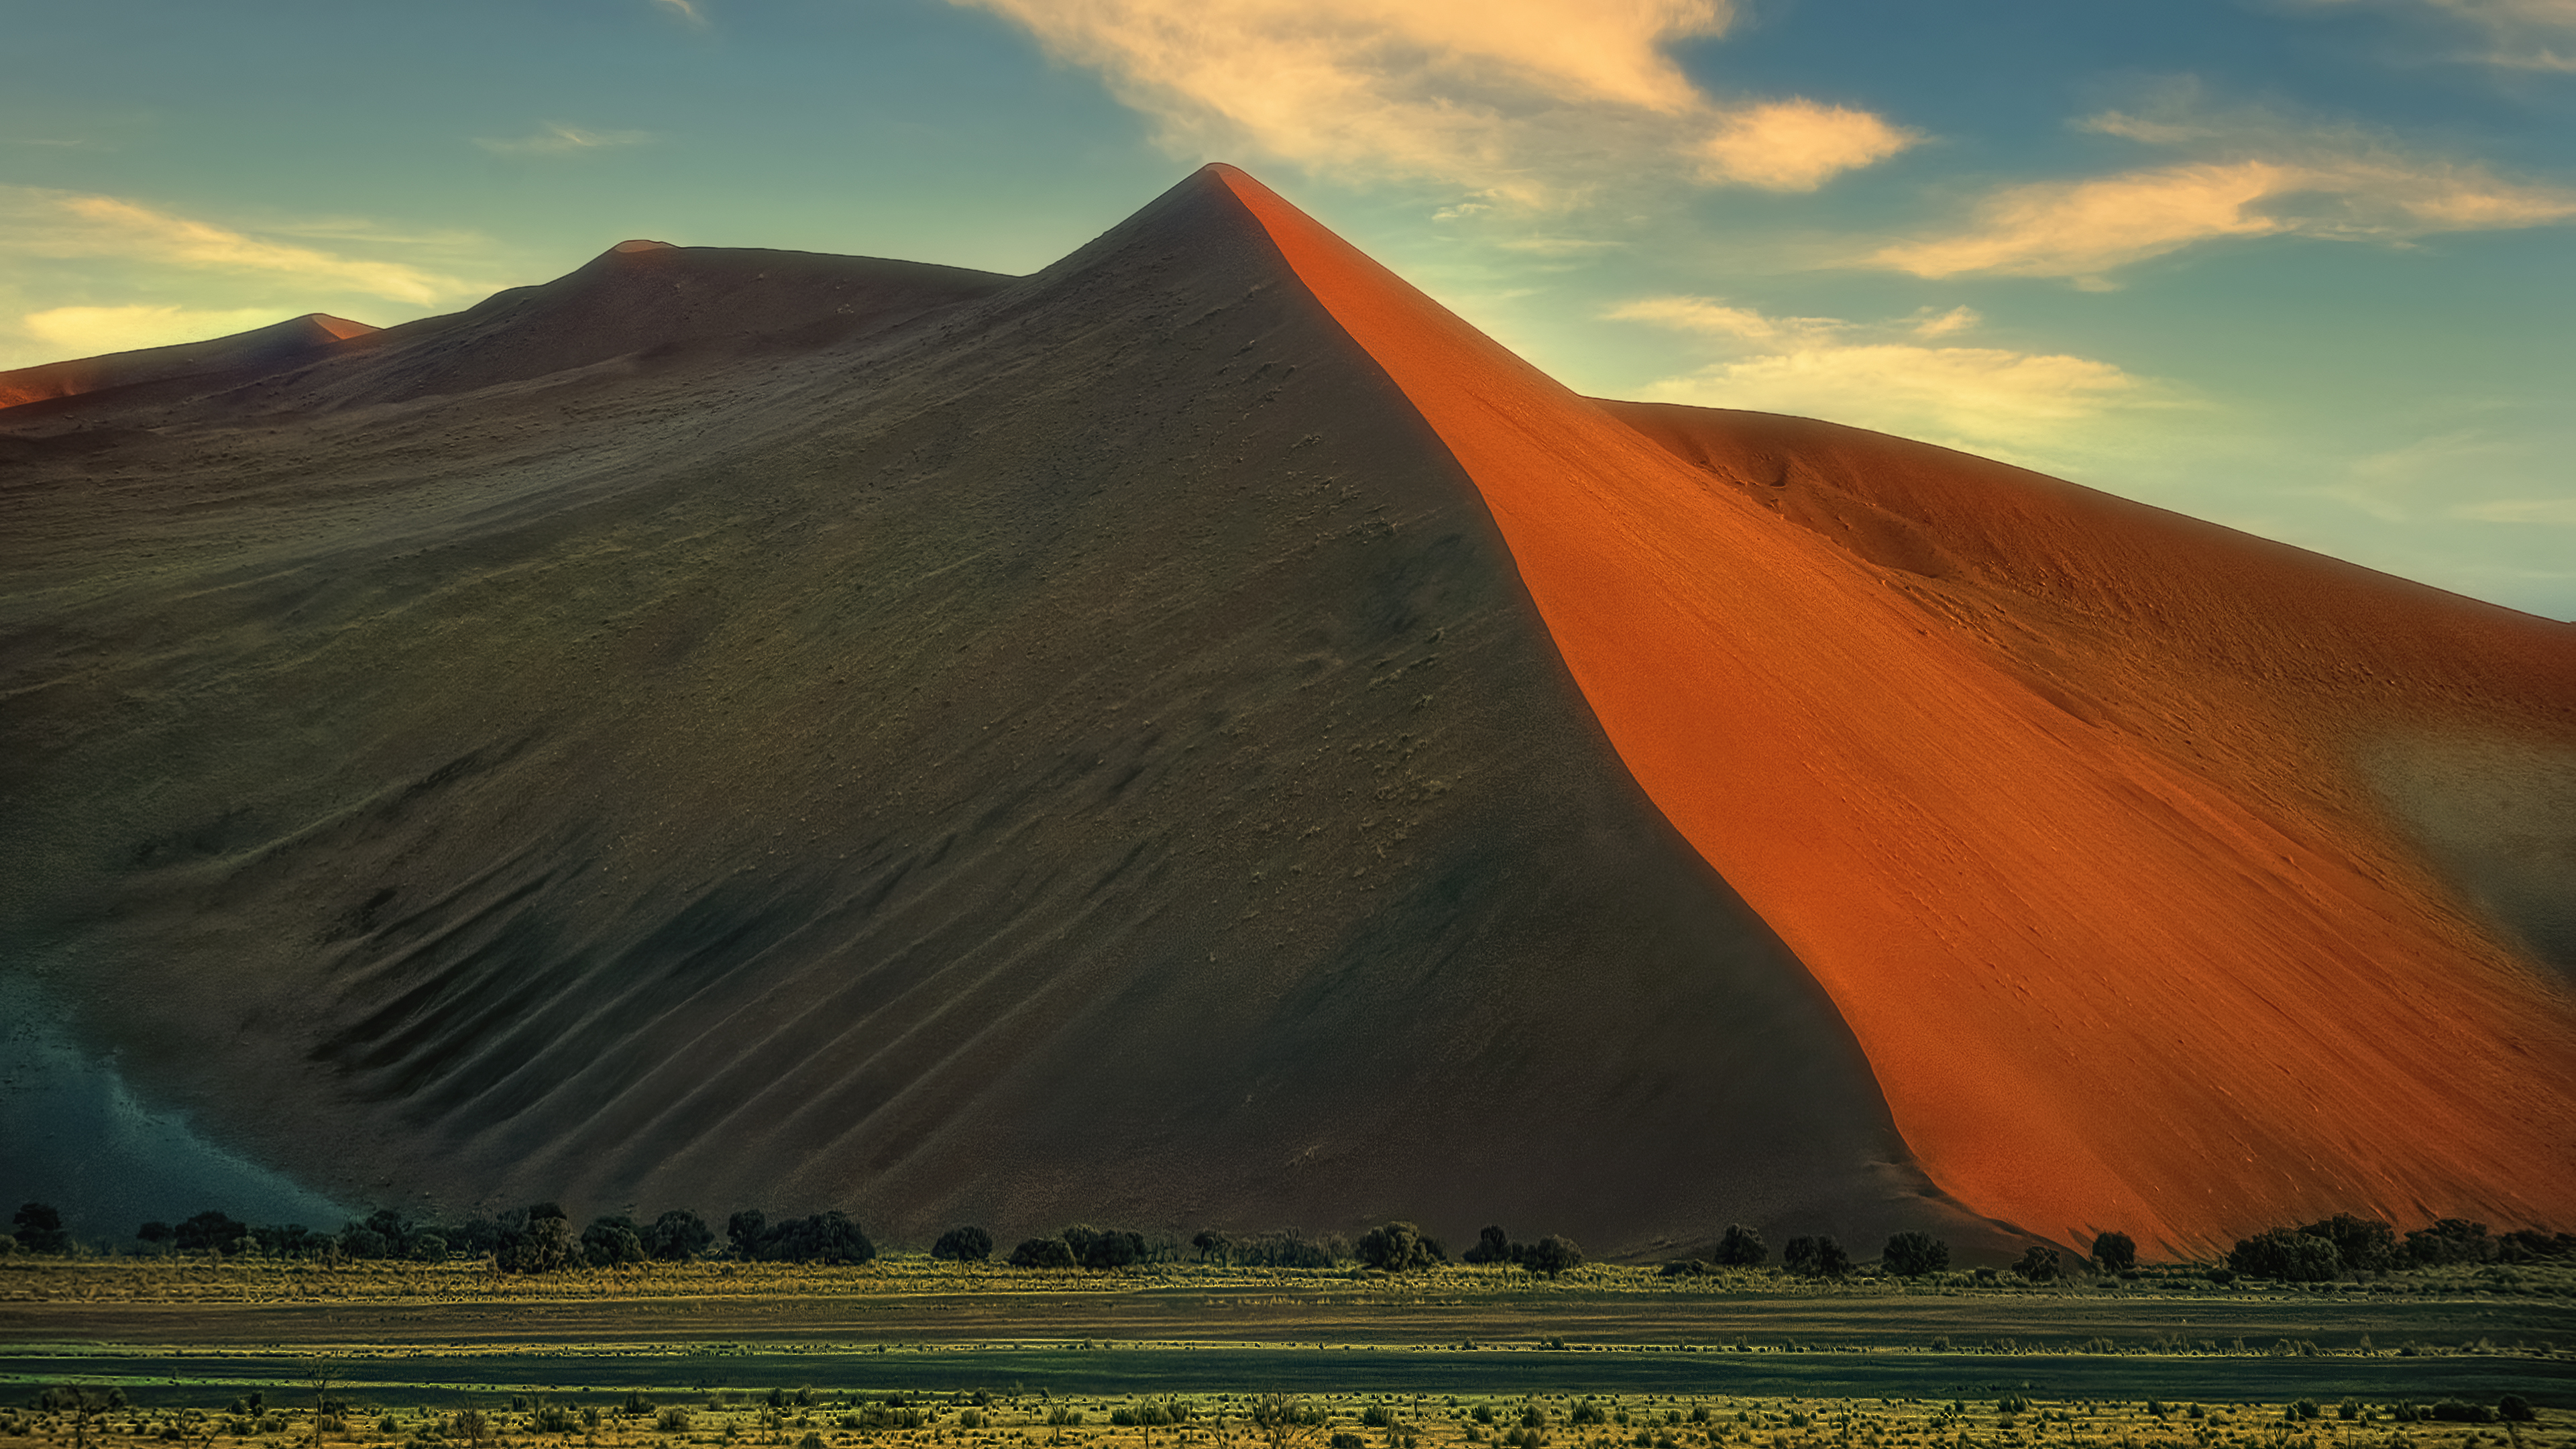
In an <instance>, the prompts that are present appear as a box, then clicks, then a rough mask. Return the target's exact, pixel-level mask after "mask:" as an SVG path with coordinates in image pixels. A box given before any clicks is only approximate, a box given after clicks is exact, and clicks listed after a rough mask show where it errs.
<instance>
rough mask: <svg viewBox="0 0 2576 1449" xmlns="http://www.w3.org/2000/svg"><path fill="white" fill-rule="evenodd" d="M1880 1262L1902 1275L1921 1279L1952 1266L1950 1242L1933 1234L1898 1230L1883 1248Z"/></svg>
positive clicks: (1896, 1273)
mask: <svg viewBox="0 0 2576 1449" xmlns="http://www.w3.org/2000/svg"><path fill="white" fill-rule="evenodd" d="M1878 1261H1879V1266H1880V1267H1883V1268H1885V1269H1886V1270H1887V1271H1888V1272H1890V1273H1892V1274H1894V1275H1895V1276H1897V1277H1899V1278H1920V1277H1922V1276H1923V1275H1924V1274H1926V1273H1938V1272H1940V1271H1941V1270H1942V1269H1944V1268H1947V1267H1949V1266H1950V1245H1949V1244H1948V1243H1945V1242H1943V1241H1941V1240H1940V1239H1939V1238H1936V1237H1934V1236H1932V1235H1931V1234H1930V1233H1913V1232H1906V1233H1898V1234H1897V1235H1896V1236H1894V1237H1892V1238H1889V1239H1888V1240H1887V1246H1886V1247H1885V1248H1882V1249H1880V1250H1879V1255H1878Z"/></svg>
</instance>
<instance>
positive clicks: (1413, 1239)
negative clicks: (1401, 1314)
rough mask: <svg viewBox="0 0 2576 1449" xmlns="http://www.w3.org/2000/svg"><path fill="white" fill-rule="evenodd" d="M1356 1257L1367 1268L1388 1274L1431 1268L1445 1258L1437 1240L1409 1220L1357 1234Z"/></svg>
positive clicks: (1444, 1260) (1441, 1262)
mask: <svg viewBox="0 0 2576 1449" xmlns="http://www.w3.org/2000/svg"><path fill="white" fill-rule="evenodd" d="M1359 1258H1360V1261H1361V1262H1362V1263H1365V1264H1367V1265H1368V1266H1369V1267H1372V1268H1381V1269H1384V1270H1385V1271H1387V1272H1389V1273H1409V1272H1411V1271H1413V1270H1414V1269H1416V1268H1435V1267H1438V1266H1439V1265H1440V1264H1443V1263H1446V1262H1448V1261H1449V1255H1448V1254H1447V1253H1446V1252H1443V1251H1442V1250H1441V1247H1440V1243H1439V1240H1438V1239H1436V1238H1427V1237H1424V1236H1423V1235H1422V1229H1420V1228H1417V1227H1415V1226H1414V1225H1413V1224H1411V1223H1388V1224H1386V1225H1385V1226H1383V1227H1376V1228H1371V1229H1369V1230H1368V1231H1367V1232H1366V1233H1364V1234H1362V1235H1361V1237H1360V1241H1359Z"/></svg>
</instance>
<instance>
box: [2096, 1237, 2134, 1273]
mask: <svg viewBox="0 0 2576 1449" xmlns="http://www.w3.org/2000/svg"><path fill="white" fill-rule="evenodd" d="M2093 1266H2094V1267H2096V1268H2099V1269H2101V1270H2102V1271H2103V1272H2105V1273H2126V1272H2129V1271H2131V1270H2133V1269H2135V1268H2136V1267H2137V1266H2138V1240H2137V1239H2135V1238H2132V1237H2130V1236H2129V1235H2128V1234H2127V1233H2104V1234H2102V1235H2101V1236H2100V1237H2097V1238H2095V1239H2094V1240H2093Z"/></svg>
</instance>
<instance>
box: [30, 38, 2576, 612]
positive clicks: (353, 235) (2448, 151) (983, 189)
mask: <svg viewBox="0 0 2576 1449" xmlns="http://www.w3.org/2000/svg"><path fill="white" fill-rule="evenodd" d="M0 37H4V38H0V367H9V366H19V365H24V364H28V363H34V362H41V361H48V360H52V359H55V358H60V357H67V356H78V355H85V354H88V353H93V352H100V351H109V350H115V349H118V348H122V347H131V346H143V345H151V344H155V343H161V342H170V341H181V340H187V339H190V338H194V337H203V336H212V335H217V334H220V333H223V332H229V331H237V330H240V329H242V328H244V327H248V326H255V325H259V324H260V323H263V322H267V321H274V320H277V319H278V318H281V317H285V316H291V315H295V314H297V313H302V312H307V311H316V310H319V311H327V312H333V313H337V314H339V315H342V316H348V317H354V318H357V319H359V320H361V321H367V322H373V323H377V324H386V323H391V322H396V321H400V320H404V319H406V318H410V317H417V316H423V315H427V314H430V313H434V312H441V311H450V310H454V309H455V308H457V307H460V306H463V305H466V304H468V303H470V302H472V301H474V300H475V299H477V298H478V297H480V296H482V295H484V294H486V293H488V292H490V291H493V290H496V289H498V288H500V287H504V286H512V285H518V284H522V283H527V282H532V281H540V280H544V279H546V278H548V277H552V276H556V275H559V274H561V273H563V272H565V271H568V270H570V269H571V268H573V267H574V266H577V265H579V264H580V263H581V262H582V261H584V260H586V259H587V258H588V257H590V256H592V255H594V254H596V253H597V252H599V251H600V250H602V249H604V248H605V247H607V246H609V245H610V244H612V243H614V242H617V241H619V240H622V239H624V238H627V237H634V236H649V237H656V238H659V239H662V240H667V241H672V242H678V243H681V244H684V245H726V246H770V247H789V248H804V249H811V250H821V251H837V252H850V253H862V254H873V255H883V256H898V257H911V258H918V259H923V260H932V261H942V262H950V263H955V264H961V265H968V266H980V267H988V268H992V269H995V270H1001V271H1013V272H1018V271H1027V270H1031V269H1034V268H1036V267H1038V266H1041V265H1043V264H1045V263H1046V262H1048V261H1051V260H1053V259H1054V258H1055V257H1057V256H1059V255H1061V254H1063V253H1064V252H1066V251H1068V250H1070V249H1071V248H1072V247H1074V246H1076V245H1078V244H1080V243H1081V242H1082V241H1083V240H1085V239H1087V238H1088V237H1090V236H1092V235H1095V234H1096V233H1098V232H1099V231H1101V230H1102V229H1104V228H1106V227H1107V226H1109V225H1111V224H1113V223H1115V222H1116V221H1117V220H1118V219H1119V218H1120V217H1122V216H1124V215H1125V214H1127V213H1128V212H1130V211H1132V210H1134V209H1135V208H1136V207H1137V206H1139V205H1141V204H1142V203H1143V202H1145V201H1146V200H1147V199H1149V198H1150V197H1152V196H1153V195H1154V194H1155V193H1157V192H1159V191H1160V190H1162V189H1163V188H1164V187H1166V186H1168V185H1169V184H1171V182H1172V181H1174V180H1176V179H1177V178H1178V177H1179V176H1180V175H1182V174H1183V173H1184V172H1185V171H1187V170H1188V169H1189V168H1190V167H1192V166H1194V165H1195V164H1197V163H1198V162H1200V161H1203V160H1210V159H1224V160H1231V161H1234V162H1236V163H1238V164H1240V165H1243V166H1245V167H1246V168H1248V169H1250V170H1251V171H1252V172H1253V173H1254V174H1256V175H1258V176H1260V177H1262V178H1263V179H1264V180H1266V181H1268V182H1269V183H1270V184H1271V185H1272V186H1274V187H1276V188H1277V189H1279V190H1280V191H1281V192H1283V193H1284V194H1286V195H1287V196H1288V197H1289V198H1290V199H1291V200H1294V201H1296V202H1298V203H1299V204H1301V205H1303V206H1304V207H1305V208H1306V209H1307V210H1309V211H1311V212H1313V213H1314V214H1315V215H1316V216H1318V217H1319V218H1320V219H1321V220H1323V221H1324V222H1325V223H1326V224H1327V225H1329V226H1332V227H1334V228H1335V229H1336V230H1338V231H1340V232H1341V233H1342V234H1343V235H1345V236H1347V237H1349V238H1350V239H1351V240H1352V241H1353V242H1355V243H1357V244H1358V245H1360V246H1361V247H1363V248H1364V249H1366V250H1368V251H1370V252H1371V253H1372V254H1374V255H1376V256H1377V257H1379V258H1380V259H1381V260H1383V261H1385V262H1386V263H1387V264H1388V265H1390V266H1392V267H1394V268H1395V269H1396V270H1398V271H1399V272H1401V273H1403V274H1405V275H1406V276H1407V277H1409V278H1411V279H1412V280H1413V281H1414V282H1416V283H1417V284H1418V285H1421V286H1422V287H1424V288H1425V289H1426V290H1428V291H1429V292H1431V293H1432V294H1433V295H1434V296H1436V297H1438V298H1440V299H1441V300H1442V301H1444V302H1446V303H1448V304H1449V305H1450V306H1452V307H1454V308H1456V309H1457V310H1458V311H1460V312H1461V313H1463V314H1464V315H1466V316H1467V317H1468V318H1469V319H1470V320H1471V321H1474V322H1476V323H1477V324H1479V325H1480V326H1483V327H1485V328H1486V329H1487V330H1488V331H1490V332H1492V333H1493V334H1495V335H1496V336H1497V337H1499V338H1501V339H1502V340H1503V341H1505V342H1506V343H1508V344H1509V345H1511V346H1513V347H1515V348H1516V349H1518V350H1520V351H1521V352H1523V353H1524V354H1525V355H1527V356H1529V357H1530V358H1531V359H1532V360H1533V361H1535V362H1537V363H1538V364H1540V365H1541V366H1543V367H1545V368H1547V369H1548V370H1549V371H1551V372H1553V373H1555V374H1556V375H1557V376H1559V377H1561V378H1563V379H1565V380H1566V381H1567V382H1569V383H1571V384H1573V385H1574V386H1576V387H1579V388H1582V389H1584V390H1586V391H1590V392H1595V393H1602V394H1609V395H1617V396H1629V397H1658V398H1668V399H1672V400H1677V401H1689V402H1700V403H1707V404H1712V405H1722V406H1744V407H1756V408H1766V409H1772V410H1777V411H1785V412H1797V413H1805V414H1810V415H1814V416H1820V417H1827V418H1833V419H1836V420H1838V421H1843V422H1851V423H1857V424H1861V425H1864V426H1871V427H1878V428H1884V429H1886V430H1888V431H1892V432H1900V433H1905V434H1908V435H1911V436H1916V437H1922V438H1928V439H1931V440H1933V441H1937V442H1942V443H1947V444H1951V445H1953V446H1958V447H1963V448H1968V449H1971V450H1973V451H1977V452H1982V453H1986V454H1989V455H1993V456H1998V457H2003V458H2007V459H2010V460H2012V461H2015V462H2021V463H2025V464H2028V465H2030V466H2033V467H2038V468H2042V469H2044V470H2046V471H2049V472H2053V473H2057V474H2059V475H2061V476H2064V477H2068V478H2072V479H2074V480H2076V481H2078V482H2083V483H2088V484H2092V485H2094V486H2097V487H2103V488H2108V489H2111V490H2114V491H2117V492H2121V493H2125V494H2128V495H2130V496H2133V497H2138V498H2143V499H2146V500H2148V501H2151V502H2156V503H2161V504H2164V505H2166V506H2168V507H2173V508H2177V509H2180V510H2183V511H2185V512H2190V513H2194V514H2198V515H2200V516H2203V517H2208V518H2213V519H2216V520H2218V521H2220V522H2224V523H2229V524H2232V525H2235V526H2238V527H2243V528H2248V529H2251V530H2253V531H2256V532H2260V533H2264V534H2267V535H2270V536H2273V537H2277V538H2282V539H2286V540H2288V541H2291V542H2294V543H2299V544H2303V545H2305V546H2308V547H2312V548H2317V549H2321V550H2324V551H2326V552H2330V553H2334V554H2338V555H2341V556H2343V557H2346V558H2350V559H2354V560H2356V561H2358V562H2362V563H2366V564H2369V565H2371V566H2373V567H2377V568H2383V569H2387V570H2389V571H2391V572H2395V573H2400V574H2405V575H2408V576H2410V577H2414V578H2419V579H2423V580H2425V581H2427V582H2431V583H2435V584H2439V585H2441V586H2443V587H2446V588H2452V589H2456V590H2459V591H2461V592H2464V593H2469V594H2474V595H2477V596H2479V597H2482V598H2488V599H2493V600H2496V601H2498V602H2501V603H2506V604H2510V605H2513V606H2515V607H2518V608H2524V609H2529V610H2532V611H2534V612H2538V613H2544V614H2549V615H2552V616H2554V617H2558V618H2570V617H2576V462H2571V460H2576V0H2157V3H2128V0H2099V3H2087V4H2081V5H2067V4H2064V3H2036V0H2010V3H1989V4H1981V5H1954V6H1931V5H1925V4H1922V3H1920V0H1846V3H1825V0H1744V3H1739V4H1733V5H1729V4H1727V3H1724V0H1410V3H1366V0H959V3H955V4H951V3H946V0H877V3H871V0H687V3H682V0H547V3H542V4H529V3H526V0H520V3H510V4H503V3H481V0H451V3H447V4H443V5H439V6H406V5H394V4H374V3H363V4H352V3H348V0H235V3H228V4H225V5H220V6H216V5H206V4H202V3H171V0H83V3H81V4H78V5H61V4H37V3H31V0H0Z"/></svg>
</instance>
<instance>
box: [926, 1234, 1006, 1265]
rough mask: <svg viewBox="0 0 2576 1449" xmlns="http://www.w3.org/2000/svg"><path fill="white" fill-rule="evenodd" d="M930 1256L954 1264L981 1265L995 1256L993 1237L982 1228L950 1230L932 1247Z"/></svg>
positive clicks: (941, 1235)
mask: <svg viewBox="0 0 2576 1449" xmlns="http://www.w3.org/2000/svg"><path fill="white" fill-rule="evenodd" d="M930 1256H932V1257H934V1258H945V1259H947V1260H948V1261H950V1262H952V1263H981V1262H983V1261H984V1260H985V1259H987V1258H990V1257H992V1256H993V1235H992V1234H991V1233H988V1232H986V1231H984V1230H983V1229H982V1228H976V1227H964V1228H950V1229H949V1230H948V1231H946V1232H944V1233H941V1234H940V1235H939V1241H938V1242H936V1243H933V1244H931V1245H930Z"/></svg>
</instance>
